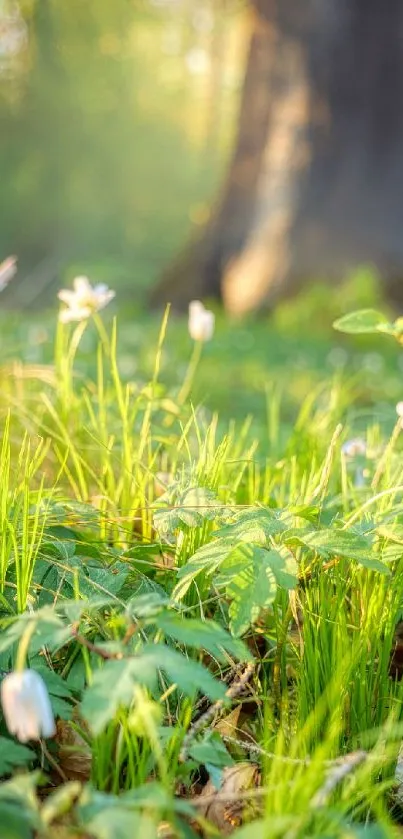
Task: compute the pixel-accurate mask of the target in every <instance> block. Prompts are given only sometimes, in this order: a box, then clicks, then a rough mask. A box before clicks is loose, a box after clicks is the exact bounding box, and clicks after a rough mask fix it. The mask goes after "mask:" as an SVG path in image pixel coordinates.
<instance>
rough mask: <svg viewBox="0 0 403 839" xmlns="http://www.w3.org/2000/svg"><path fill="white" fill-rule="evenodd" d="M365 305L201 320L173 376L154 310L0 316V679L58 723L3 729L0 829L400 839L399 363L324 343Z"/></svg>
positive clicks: (176, 342)
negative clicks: (36, 731)
mask: <svg viewBox="0 0 403 839" xmlns="http://www.w3.org/2000/svg"><path fill="white" fill-rule="evenodd" d="M366 276H367V279H368V275H366ZM376 295H377V292H376V288H375V287H373V286H371V288H370V289H369V290H368V283H367V282H363V280H362V278H361V279H360V278H358V279H357V278H355V280H354V281H352V282H351V283H350V284H347V285H346V286H345V289H344V298H343V299H344V301H345V302H343V304H342V308H341V306H340V302H339V298H337V299H336V296H332V295H329V294H328V293H327V296H326V298H324V296H323V293H322V291H321V287H320V286H319V287H316V288H314V289H313V290H312V291H310V292H307V293H305V295H304V296H303V297H302V298H301V299H300V300H299V301H297V303H296V304H288V303H287V304H284V305H283V306H282V307H281V308H280V309H279V310H277V312H276V313H275V314H274V315H273V316H272V317H271V318H268V317H265V318H262V319H261V320H260V321H259V320H257V321H253V322H252V321H250V322H243V323H235V322H227V321H226V319H225V318H224V316H223V315H222V313H217V314H218V317H217V329H216V334H215V336H214V338H213V340H212V341H211V342H210V343H209V344H206V345H205V346H204V347H203V352H202V354H201V359H200V361H199V365H198V367H197V368H196V369H194V370H193V371H192V375H193V379H192V381H191V380H190V377H189V376H188V375H187V371H188V370H189V364H192V361H191V357H192V343H191V341H190V339H189V337H188V334H187V329H186V323H185V322H184V321H181V320H178V319H176V318H174V317H170V316H169V315H168V313H166V315H165V316H164V317H163V318H160V319H158V318H156V317H151V316H150V317H147V318H144V316H139V317H137V318H135V317H132V318H131V319H129V318H128V316H127V315H126V316H124V315H123V313H122V317H120V315H119V319H118V322H117V323H116V321H114V320H113V312H112V313H109V312H106V313H105V317H104V318H103V319H102V320H101V319H100V318H99V317H95V318H94V319H93V320H92V321H91V322H90V323H88V324H87V325H86V326H82V325H79V326H77V327H74V326H72V327H62V326H61V325H60V324H59V326H58V327H57V329H55V315H54V313H53V314H50V315H49V317H46V318H43V319H41V320H39V317H38V318H37V320H36V322H35V320H34V318H31V319H30V320H29V321H27V319H22V318H20V317H19V316H9V317H8V318H7V320H4V324H3V325H4V330H3V332H2V334H3V336H4V337H3V366H2V368H1V371H0V379H1V382H0V383H1V388H0V423H1V429H2V444H1V449H0V469H1V476H2V481H1V486H0V530H1V540H0V621H1V629H2V633H1V637H0V668H1V670H2V671H3V672H7V671H9V670H10V669H12V668H13V667H14V666H16V665H17V663H18V664H19V665H21V661H23V660H25V659H26V662H27V665H28V664H29V666H30V667H33V668H35V669H38V670H39V672H40V673H41V674H42V675H43V677H44V679H45V682H46V684H47V687H48V690H49V693H50V696H51V701H52V705H53V708H54V713H55V715H56V716H57V717H58V719H59V724H58V735H57V737H56V740H55V741H49V742H48V743H46V744H44V743H38V744H35V743H33V744H31V743H30V744H29V748H27V747H26V746H22V745H20V744H18V743H16V742H14V741H12V739H10V737H9V735H8V734H7V730H6V727H5V725H4V722H1V724H0V725H1V727H0V737H1V738H2V739H1V741H0V743H1V753H0V773H1V777H2V778H3V783H1V784H0V816H1V820H2V825H3V826H4V830H5V831H6V832H5V833H4V835H7V836H10V837H11V836H27V837H29V836H31V835H32V832H33V831H36V832H37V835H39V836H42V835H43V836H56V835H64V834H62V833H61V831H67V833H66V835H73V836H76V835H80V836H85V837H96V838H97V839H98V837H99V839H107V837H111V838H112V837H115V836H119V837H122V839H125V837H126V836H127V837H131V836H132V835H134V834H136V833H138V835H143V833H144V835H146V836H147V837H148V836H150V837H154V836H155V837H157V836H161V835H165V834H164V833H162V832H161V831H163V830H166V831H167V833H166V835H173V836H181V837H182V836H183V837H189V836H196V835H198V832H197V831H198V830H201V831H202V833H203V835H205V836H214V835H217V831H218V832H221V833H223V832H224V833H225V831H226V830H227V829H228V830H229V829H230V828H231V829H232V828H233V829H234V830H235V831H236V833H234V835H236V836H237V837H244V839H257V837H262V836H264V837H266V836H267V837H272V836H278V837H288V839H294V837H296V839H299V837H301V838H302V837H307V836H309V837H315V839H319V837H345V839H347V837H356V836H357V837H359V836H363V837H368V839H376V838H377V837H394V836H397V835H398V829H399V828H398V825H399V820H400V819H401V804H400V802H399V796H398V795H397V794H396V788H397V783H396V781H395V779H394V772H395V765H396V760H397V755H398V752H399V748H400V741H401V737H402V732H403V727H402V722H403V708H402V700H403V683H401V682H400V681H399V680H398V679H396V678H394V677H393V675H392V673H391V668H390V660H391V654H392V651H393V648H394V644H395V627H396V625H397V624H398V622H399V620H400V619H401V617H402V615H403V550H402V544H403V505H402V494H403V465H402V459H401V441H400V434H399V430H400V429H399V427H398V426H397V424H396V419H397V418H396V412H395V403H396V402H397V401H398V400H399V399H400V398H401V385H400V382H401V369H400V366H399V365H400V359H399V354H400V350H399V348H398V347H397V345H395V344H394V343H393V342H391V341H390V340H389V339H387V338H383V340H382V337H381V336H380V337H379V338H378V337H377V338H375V339H373V338H369V337H364V338H358V339H357V338H356V339H352V338H345V337H343V336H340V335H339V334H337V333H335V332H333V331H332V329H331V322H332V320H333V319H334V318H335V317H336V316H339V315H340V314H344V313H345V311H348V310H349V309H350V308H352V307H353V305H354V304H357V303H358V304H359V305H372V304H373V303H377V300H376ZM312 322H315V323H317V328H316V329H315V330H312ZM184 382H186V387H185V388H184V387H183V383H184ZM187 394H188V395H187ZM355 437H362V438H363V439H364V440H365V444H366V448H365V453H364V454H363V453H362V452H361V453H356V454H354V453H353V454H349V453H348V451H347V452H346V451H345V449H343V443H344V442H345V441H348V440H350V439H352V438H355ZM245 674H246V675H245ZM244 677H245V678H244ZM243 678H244V683H243V682H242V680H243ZM66 738H67V739H68V741H69V743H68V745H67V746H66V743H65V740H66ZM208 778H209V779H210V781H209V786H208V787H206V783H207V780H208ZM203 788H205V790H204V795H205V796H208V797H206V798H205V799H202V798H200V792H201V790H202V789H203ZM203 800H204V801H205V803H204V806H203ZM197 825H198V826H197ZM7 831H8V832H7ZM69 831H70V832H69ZM169 831H170V832H169Z"/></svg>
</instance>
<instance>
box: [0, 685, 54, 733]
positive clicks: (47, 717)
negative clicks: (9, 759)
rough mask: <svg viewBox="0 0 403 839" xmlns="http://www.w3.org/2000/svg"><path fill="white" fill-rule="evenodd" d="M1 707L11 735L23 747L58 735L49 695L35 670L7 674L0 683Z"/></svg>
mask: <svg viewBox="0 0 403 839" xmlns="http://www.w3.org/2000/svg"><path fill="white" fill-rule="evenodd" d="M1 704H2V707H3V714H4V719H5V721H6V725H7V728H8V730H9V732H10V734H15V736H16V737H17V739H18V740H20V742H21V743H26V742H27V741H28V740H40V739H41V738H42V737H44V738H46V737H53V736H54V734H55V733H56V726H55V720H54V717H53V712H52V708H51V704H50V700H49V695H48V691H47V688H46V685H45V682H44V681H43V679H42V676H40V675H39V673H37V672H36V671H35V670H23V671H22V672H19V671H18V670H16V671H14V672H13V673H8V674H7V676H5V677H4V679H3V681H2V683H1Z"/></svg>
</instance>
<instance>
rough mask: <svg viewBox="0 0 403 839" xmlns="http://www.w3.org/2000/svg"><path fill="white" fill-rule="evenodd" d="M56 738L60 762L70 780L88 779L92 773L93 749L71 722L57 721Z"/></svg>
mask: <svg viewBox="0 0 403 839" xmlns="http://www.w3.org/2000/svg"><path fill="white" fill-rule="evenodd" d="M81 725H82V722H81V720H80V726H81ZM55 740H56V743H57V745H58V764H59V767H60V769H61V770H62V772H63V774H64V775H65V776H66V778H67V779H68V780H69V781H88V779H89V777H90V774H91V749H90V747H89V746H88V744H87V743H86V742H85V740H84V738H83V737H81V735H80V734H79V733H78V732H77V731H76V730H75V728H74V726H73V725H72V724H71V722H68V721H66V720H58V721H57V726H56V738H55Z"/></svg>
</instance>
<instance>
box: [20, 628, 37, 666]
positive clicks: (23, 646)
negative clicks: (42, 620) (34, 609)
mask: <svg viewBox="0 0 403 839" xmlns="http://www.w3.org/2000/svg"><path fill="white" fill-rule="evenodd" d="M35 627H36V623H35V621H33V620H31V621H29V623H28V626H27V628H26V629H25V631H24V632H23V634H22V636H21V641H20V643H19V645H18V650H17V657H16V660H15V670H16V671H17V672H18V673H22V671H23V670H25V665H26V661H27V656H28V649H29V645H30V643H31V638H32V636H33V634H34V632H35Z"/></svg>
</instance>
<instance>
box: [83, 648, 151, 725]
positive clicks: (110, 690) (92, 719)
mask: <svg viewBox="0 0 403 839" xmlns="http://www.w3.org/2000/svg"><path fill="white" fill-rule="evenodd" d="M136 682H140V683H141V684H143V685H146V686H147V687H150V688H152V687H154V686H155V682H156V667H155V663H154V661H153V660H152V659H151V658H149V657H147V656H136V657H135V658H127V659H124V660H121V661H119V660H116V661H114V660H111V661H107V662H106V663H105V665H104V666H103V667H100V669H99V670H97V671H96V672H95V673H94V676H93V680H92V683H91V685H90V686H89V687H88V688H87V689H86V690H85V692H84V696H83V701H82V705H81V710H82V714H83V716H84V717H85V719H86V720H87V722H88V723H89V725H90V726H91V728H92V731H93V732H94V734H99V733H100V732H101V731H102V730H103V729H104V728H105V726H106V725H107V724H108V722H109V721H110V720H111V719H113V718H114V716H115V714H116V712H117V710H118V708H119V706H120V705H126V706H127V705H129V704H130V702H131V701H132V699H133V687H134V685H135V683H136Z"/></svg>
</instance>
